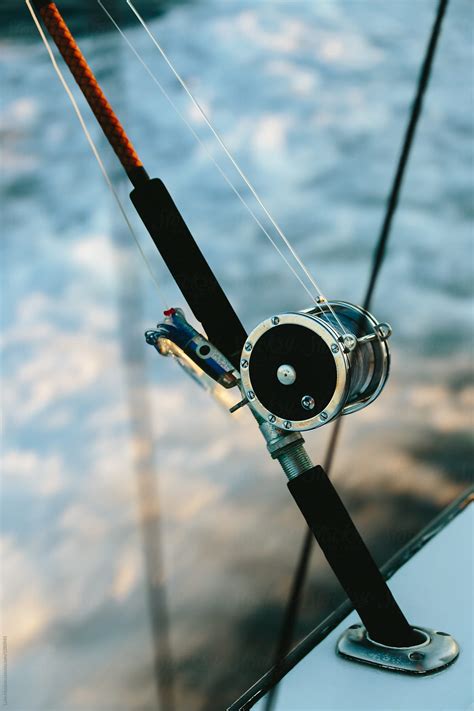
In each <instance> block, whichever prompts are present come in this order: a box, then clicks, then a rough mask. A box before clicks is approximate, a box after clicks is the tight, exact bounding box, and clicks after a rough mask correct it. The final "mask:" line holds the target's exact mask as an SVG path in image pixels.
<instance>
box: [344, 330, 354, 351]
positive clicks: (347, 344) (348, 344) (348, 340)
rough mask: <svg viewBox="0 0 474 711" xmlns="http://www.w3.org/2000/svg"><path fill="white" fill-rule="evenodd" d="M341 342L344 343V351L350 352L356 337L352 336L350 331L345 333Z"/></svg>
mask: <svg viewBox="0 0 474 711" xmlns="http://www.w3.org/2000/svg"><path fill="white" fill-rule="evenodd" d="M342 343H343V345H344V350H345V352H346V353H350V351H353V350H354V348H355V347H356V345H357V338H356V337H355V336H353V335H352V333H346V335H345V336H344V337H343V339H342Z"/></svg>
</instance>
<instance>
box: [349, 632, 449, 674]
mask: <svg viewBox="0 0 474 711" xmlns="http://www.w3.org/2000/svg"><path fill="white" fill-rule="evenodd" d="M414 631H415V632H417V633H418V634H419V636H420V642H419V644H414V645H412V646H410V647H390V646H388V645H385V644H380V643H379V642H374V640H372V639H371V638H370V636H369V634H368V632H367V630H366V628H365V627H363V626H362V625H357V624H356V625H351V627H349V629H347V630H346V631H345V632H344V633H343V634H342V636H341V637H340V638H339V641H338V643H337V651H338V653H339V654H340V655H341V656H342V657H345V658H346V659H349V660H351V661H356V662H362V663H363V664H370V665H372V666H375V667H379V668H380V669H385V670H387V671H397V672H404V673H405V674H414V675H425V674H433V673H435V672H438V671H441V670H442V669H445V668H446V667H448V666H449V665H450V664H452V663H453V662H454V661H456V659H457V658H458V656H459V645H458V643H457V642H456V640H455V639H454V638H453V637H451V635H450V634H447V633H446V632H439V631H437V630H432V629H428V628H427V627H415V628H414Z"/></svg>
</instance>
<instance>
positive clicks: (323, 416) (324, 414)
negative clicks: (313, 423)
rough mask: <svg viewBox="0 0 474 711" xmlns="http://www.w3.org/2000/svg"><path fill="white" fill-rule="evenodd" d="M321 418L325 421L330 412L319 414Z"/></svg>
mask: <svg viewBox="0 0 474 711" xmlns="http://www.w3.org/2000/svg"><path fill="white" fill-rule="evenodd" d="M319 419H320V420H323V422H325V421H326V420H327V419H328V413H327V412H322V413H321V414H320V415H319Z"/></svg>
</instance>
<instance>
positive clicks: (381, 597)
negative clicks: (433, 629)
mask: <svg viewBox="0 0 474 711" xmlns="http://www.w3.org/2000/svg"><path fill="white" fill-rule="evenodd" d="M288 488H289V490H290V492H291V495H292V496H293V498H294V500H295V501H296V503H297V505H298V507H299V509H300V510H301V513H302V514H303V516H304V517H305V519H306V522H307V524H308V526H309V527H310V529H311V530H312V532H313V534H314V536H315V537H316V540H317V541H318V543H319V545H320V547H321V549H322V551H323V553H324V555H325V556H326V558H327V560H328V562H329V564H330V566H331V568H332V569H333V571H334V573H335V574H336V576H337V578H338V579H339V582H340V583H341V585H342V587H343V588H344V590H345V591H346V593H347V595H348V597H349V598H350V600H351V601H352V604H353V605H354V607H355V609H356V610H357V612H358V613H359V615H360V618H361V620H362V622H363V623H364V625H365V627H366V629H367V631H368V633H369V635H370V637H371V638H372V639H373V640H374V641H376V642H380V643H381V644H386V645H388V646H393V647H409V646H411V645H413V644H416V643H417V642H418V641H419V640H418V636H417V634H416V632H414V630H413V629H412V628H411V627H410V625H409V624H408V622H407V620H406V618H405V616H404V614H403V613H402V611H401V610H400V608H399V606H398V604H397V602H396V600H395V598H394V597H393V595H392V593H391V592H390V589H389V587H388V585H387V583H386V582H385V580H384V578H383V576H382V574H381V572H380V570H379V569H378V567H377V565H376V563H375V561H374V559H373V558H372V556H371V554H370V552H369V550H368V548H367V546H366V545H365V543H364V541H363V540H362V538H361V536H360V534H359V532H358V531H357V529H356V527H355V525H354V523H353V521H352V519H351V517H350V515H349V513H348V512H347V510H346V508H345V506H344V504H343V503H342V501H341V499H340V497H339V494H338V493H337V491H336V489H335V488H334V486H333V485H332V483H331V481H330V480H329V477H328V476H327V474H326V472H325V471H324V469H323V468H322V467H319V466H317V467H313V468H312V469H309V470H308V471H307V472H305V473H304V474H300V475H299V476H297V477H295V478H294V479H291V480H290V481H289V482H288Z"/></svg>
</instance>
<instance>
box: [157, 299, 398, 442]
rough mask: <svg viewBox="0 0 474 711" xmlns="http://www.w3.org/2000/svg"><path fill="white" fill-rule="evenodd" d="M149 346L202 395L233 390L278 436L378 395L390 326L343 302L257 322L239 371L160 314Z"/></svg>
mask: <svg viewBox="0 0 474 711" xmlns="http://www.w3.org/2000/svg"><path fill="white" fill-rule="evenodd" d="M165 316H166V319H165V321H164V322H163V323H161V324H158V326H157V328H156V330H153V331H147V332H146V334H145V336H146V340H147V342H148V343H150V344H151V345H153V346H155V347H156V348H157V350H158V352H159V353H160V354H162V355H168V356H169V355H171V356H174V357H175V358H177V360H178V362H179V363H180V365H181V366H182V367H183V368H184V369H185V370H186V371H187V372H188V373H189V374H190V375H191V376H192V377H193V378H194V379H195V380H198V382H200V384H201V385H204V387H206V388H207V389H211V390H213V391H215V383H218V384H219V385H221V386H223V387H224V388H226V389H228V388H232V387H234V386H237V385H239V386H240V391H241V393H242V396H243V399H241V400H240V402H238V403H236V404H235V405H234V406H233V407H231V408H230V410H231V412H235V410H237V409H239V408H240V407H243V406H244V405H248V406H249V407H250V408H251V410H252V412H253V413H254V415H255V417H256V418H257V419H258V420H259V421H260V422H268V423H269V424H270V425H272V426H273V427H275V428H278V429H280V430H287V431H294V432H299V431H303V430H312V429H315V428H317V427H321V426H322V425H324V424H326V423H328V422H331V420H334V419H335V418H336V417H338V416H339V415H346V414H349V413H351V412H356V411H357V410H360V409H362V408H363V407H366V406H367V405H368V404H369V403H371V402H373V400H375V398H376V397H377V396H378V395H379V394H380V392H381V391H382V389H383V387H384V385H385V382H386V380H387V377H388V373H389V364H390V353H389V349H388V345H387V339H388V338H389V336H390V334H391V328H390V326H389V325H388V324H386V323H379V322H378V321H377V320H376V319H375V318H374V317H373V316H372V314H370V313H369V312H368V311H366V310H364V309H363V308H361V307H360V306H354V305H353V304H349V303H346V302H343V301H333V302H327V301H323V302H321V303H318V304H317V305H315V306H313V307H311V308H309V309H305V310H303V311H295V312H288V313H283V314H278V315H275V316H272V317H271V318H268V319H266V320H265V321H262V323H260V324H259V325H258V326H256V328H254V330H253V331H252V332H251V333H250V334H249V336H248V338H247V340H246V341H245V344H244V346H243V350H242V354H241V358H240V373H239V372H238V371H237V370H236V369H235V368H234V367H233V365H232V364H231V363H230V362H229V360H228V359H227V358H226V357H225V356H223V355H222V353H220V351H218V349H217V348H215V346H213V345H212V344H211V343H210V342H209V341H208V340H207V339H206V338H204V336H202V335H201V334H199V333H198V331H196V329H194V328H193V327H192V326H191V325H190V324H189V323H188V322H187V321H186V319H185V317H184V313H183V312H182V311H181V309H170V310H168V311H166V312H165Z"/></svg>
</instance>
